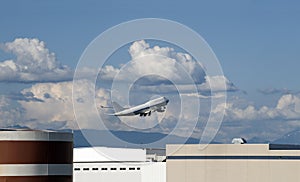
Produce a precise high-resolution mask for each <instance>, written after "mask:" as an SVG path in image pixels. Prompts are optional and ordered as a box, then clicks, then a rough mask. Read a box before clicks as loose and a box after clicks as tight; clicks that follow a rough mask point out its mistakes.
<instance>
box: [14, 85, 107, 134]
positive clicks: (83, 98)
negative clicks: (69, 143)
mask: <svg viewBox="0 0 300 182" xmlns="http://www.w3.org/2000/svg"><path fill="white" fill-rule="evenodd" d="M79 82H80V84H81V86H82V87H80V88H77V90H76V91H77V92H80V93H81V95H78V96H77V97H76V98H75V99H74V100H75V102H79V103H82V104H84V105H86V106H89V105H90V104H91V103H92V101H91V100H88V99H87V98H88V97H87V95H90V94H92V93H93V89H94V87H93V84H92V83H91V82H90V81H87V80H80V81H79ZM72 88H73V82H59V83H38V84H34V85H32V86H31V87H30V88H26V89H23V90H22V91H21V95H22V96H23V97H24V98H23V99H18V103H19V104H20V105H21V108H23V109H24V111H25V112H24V114H23V116H22V117H23V118H22V122H21V123H22V125H24V126H28V127H30V128H38V129H62V128H73V129H74V128H75V129H76V128H77V125H76V122H75V116H74V110H73V100H72ZM95 99H96V102H97V103H99V104H101V105H107V101H108V100H109V95H108V92H107V91H106V90H103V89H97V90H96V91H95ZM86 108H87V109H86V110H84V111H82V112H79V113H76V114H78V115H82V114H83V115H87V116H88V114H87V113H90V112H91V111H90V110H89V109H88V108H90V107H86ZM97 121H98V118H87V121H86V125H87V126H90V127H91V128H93V126H95V125H94V124H97Z"/></svg>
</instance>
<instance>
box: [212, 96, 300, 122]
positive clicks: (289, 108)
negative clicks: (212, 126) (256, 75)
mask: <svg viewBox="0 0 300 182" xmlns="http://www.w3.org/2000/svg"><path fill="white" fill-rule="evenodd" d="M222 108H225V111H226V112H225V118H226V120H228V121H245V120H248V121H251V120H296V119H300V97H299V95H292V94H286V95H283V96H281V98H280V99H279V100H278V102H277V105H276V107H267V106H262V107H260V108H256V107H254V106H253V105H248V106H246V107H244V108H241V107H239V106H235V103H234V101H232V102H229V103H227V104H220V105H219V106H218V108H216V110H215V112H218V109H219V110H220V109H222Z"/></svg>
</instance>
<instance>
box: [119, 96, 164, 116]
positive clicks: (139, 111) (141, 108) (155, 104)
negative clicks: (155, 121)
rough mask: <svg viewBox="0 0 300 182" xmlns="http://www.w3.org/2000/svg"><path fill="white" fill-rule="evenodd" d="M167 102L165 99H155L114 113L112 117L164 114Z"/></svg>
mask: <svg viewBox="0 0 300 182" xmlns="http://www.w3.org/2000/svg"><path fill="white" fill-rule="evenodd" d="M168 102H169V100H168V99H167V98H165V97H160V98H157V99H153V100H150V101H148V102H146V103H144V104H141V105H138V106H134V107H131V108H128V109H124V110H122V111H119V112H116V113H114V114H113V115H115V116H133V115H140V116H147V115H149V116H150V115H151V113H152V112H155V111H157V112H164V111H165V109H166V105H167V104H168Z"/></svg>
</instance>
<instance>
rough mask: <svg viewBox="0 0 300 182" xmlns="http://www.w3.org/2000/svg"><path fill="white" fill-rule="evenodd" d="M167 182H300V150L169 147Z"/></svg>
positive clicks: (245, 146) (258, 146) (271, 146)
mask: <svg viewBox="0 0 300 182" xmlns="http://www.w3.org/2000/svg"><path fill="white" fill-rule="evenodd" d="M166 155H167V162H166V163H167V164H166V172H167V175H166V176H167V182H249V181H252V182H253V181H259V182H283V181H289V182H296V181H300V146H295V145H276V144H209V145H207V146H206V147H204V146H203V145H200V144H199V145H195V144H193V145H182V146H181V147H178V145H167V148H166Z"/></svg>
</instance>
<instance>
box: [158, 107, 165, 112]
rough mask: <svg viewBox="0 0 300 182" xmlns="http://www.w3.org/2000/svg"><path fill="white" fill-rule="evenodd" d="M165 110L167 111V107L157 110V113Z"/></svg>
mask: <svg viewBox="0 0 300 182" xmlns="http://www.w3.org/2000/svg"><path fill="white" fill-rule="evenodd" d="M165 110H166V107H161V108H159V109H157V110H156V111H157V112H165Z"/></svg>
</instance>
